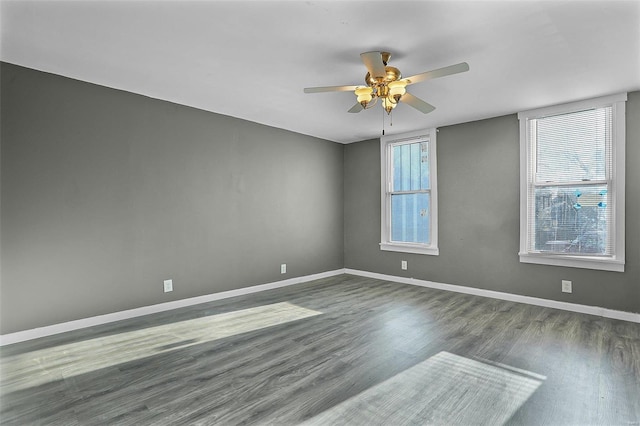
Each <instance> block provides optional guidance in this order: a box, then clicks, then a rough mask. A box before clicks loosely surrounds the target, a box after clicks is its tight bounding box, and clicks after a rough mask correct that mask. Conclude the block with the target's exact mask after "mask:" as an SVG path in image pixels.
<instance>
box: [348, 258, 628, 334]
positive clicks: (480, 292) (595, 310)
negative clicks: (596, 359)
mask: <svg viewBox="0 0 640 426" xmlns="http://www.w3.org/2000/svg"><path fill="white" fill-rule="evenodd" d="M344 272H345V274H351V275H359V276H362V277H367V278H375V279H379V280H386V281H394V282H399V283H403V284H410V285H417V286H420V287H429V288H435V289H438V290H446V291H453V292H456V293H466V294H473V295H475V296H482V297H491V298H493V299H501V300H508V301H511V302H518V303H526V304H528V305H536V306H543V307H546V308H554V309H562V310H564V311H571V312H579V313H583V314H590V315H597V316H600V317H605V318H612V319H617V320H622V321H629V322H637V323H640V314H637V313H634V312H624V311H616V310H614V309H607V308H601V307H598V306H588V305H579V304H577V303H569V302H559V301H557V300H550V299H540V298H538V297H531V296H521V295H518V294H511V293H503V292H500V291H492V290H484V289H481V288H474V287H465V286H461V285H452V284H442V283H436V282H433V281H426V280H418V279H415V278H404V277H397V276H394V275H385V274H378V273H376V272H368V271H360V270H357V269H348V268H346V269H345V270H344Z"/></svg>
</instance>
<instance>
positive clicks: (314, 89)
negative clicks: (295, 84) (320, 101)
mask: <svg viewBox="0 0 640 426" xmlns="http://www.w3.org/2000/svg"><path fill="white" fill-rule="evenodd" d="M357 88H358V86H326V87H305V89H304V93H321V92H353V91H354V90H356V89H357Z"/></svg>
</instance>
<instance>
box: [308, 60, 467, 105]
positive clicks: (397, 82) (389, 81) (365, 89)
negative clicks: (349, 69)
mask: <svg viewBox="0 0 640 426" xmlns="http://www.w3.org/2000/svg"><path fill="white" fill-rule="evenodd" d="M360 58H362V62H364V65H365V66H366V67H367V71H368V72H367V74H366V75H365V76H364V81H365V83H366V86H326V87H307V88H305V89H304V93H320V92H354V94H355V95H356V97H357V99H358V102H357V103H356V104H355V105H354V106H353V107H351V109H350V110H349V112H354V113H357V112H360V111H362V110H364V109H370V108H373V106H374V105H375V104H376V103H377V102H378V100H380V102H381V103H382V107H383V108H384V109H385V110H386V111H387V114H390V113H391V110H393V109H394V108H395V107H396V106H397V105H398V103H399V102H404V103H406V104H407V105H410V106H412V107H414V108H415V109H417V110H418V111H420V112H422V113H424V114H428V113H430V112H431V111H433V110H434V109H436V107H434V106H433V105H431V104H429V103H427V102H425V101H423V100H422V99H420V98H418V97H416V96H413V95H412V94H411V93H408V92H407V89H406V86H408V85H410V84H414V83H420V82H421V81H427V80H431V79H434V78H438V77H445V76H447V75H451V74H457V73H460V72H465V71H469V64H467V63H466V62H461V63H459V64H455V65H449V66H448V67H444V68H438V69H436V70H432V71H427V72H423V73H421V74H416V75H412V76H411V77H407V78H402V74H400V70H399V69H398V68H395V67H392V66H389V65H387V63H388V62H389V58H391V53H389V52H375V51H374V52H365V53H361V54H360Z"/></svg>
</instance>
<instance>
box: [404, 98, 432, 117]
mask: <svg viewBox="0 0 640 426" xmlns="http://www.w3.org/2000/svg"><path fill="white" fill-rule="evenodd" d="M400 100H401V101H402V102H404V103H406V104H408V105H410V106H412V107H414V108H415V109H417V110H418V111H420V112H421V113H423V114H429V113H430V112H431V111H433V110H434V109H436V107H434V106H433V105H431V104H430V103H427V102H425V101H423V100H422V99H420V98H417V97H415V96H413V95H412V94H411V93H405V94H404V95H402V97H401V98H400Z"/></svg>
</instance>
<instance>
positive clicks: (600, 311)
mask: <svg viewBox="0 0 640 426" xmlns="http://www.w3.org/2000/svg"><path fill="white" fill-rule="evenodd" d="M341 274H351V275H358V276H362V277H368V278H375V279H379V280H385V281H394V282H399V283H403V284H410V285H416V286H420V287H428V288H435V289H439V290H446V291H453V292H456V293H466V294H473V295H475V296H482V297H491V298H493V299H500V300H508V301H511V302H518V303H526V304H529V305H536V306H543V307H547V308H554V309H562V310H565V311H571V312H579V313H583V314H590V315H597V316H601V317H605V318H612V319H618V320H622V321H629V322H635V323H640V314H638V313H634V312H624V311H616V310H614V309H607V308H601V307H597V306H588V305H579V304H576V303H568V302H559V301H557V300H550V299H540V298H537V297H531V296H521V295H517V294H511V293H503V292H499V291H492V290H484V289H479V288H474V287H465V286H461V285H453V284H442V283H436V282H433V281H426V280H419V279H415V278H404V277H398V276H394V275H385V274H379V273H376V272H368V271H360V270H357V269H348V268H346V269H336V270H334V271H327V272H321V273H319V274H312V275H305V276H302V277H296V278H290V279H287V280H282V281H275V282H271V283H267V284H260V285H255V286H252V287H245V288H240V289H237V290H229V291H223V292H220V293H212V294H207V295H204V296H198V297H191V298H188V299H181V300H176V301H173V302H166V303H159V304H157V305H150V306H143V307H140V308H135V309H129V310H126V311H120V312H114V313H111V314H105V315H98V316H94V317H89V318H83V319H79V320H75V321H68V322H63V323H60V324H54V325H49V326H46V327H39V328H34V329H31V330H25V331H18V332H15V333H9V334H4V335H0V346H5V345H10V344H12V343H19V342H24V341H27V340H32V339H37V338H39V337H45V336H51V335H54V334H59V333H65V332H67V331H73V330H78V329H81V328H87V327H92V326H96V325H102V324H108V323H111V322H115V321H121V320H125V319H129V318H135V317H140V316H143V315H149V314H153V313H157V312H164V311H170V310H172V309H178V308H183V307H187V306H193V305H198V304H200V303H206V302H212V301H214V300H221V299H227V298H229V297H235V296H242V295H245V294H251V293H257V292H260V291H266V290H271V289H274V288H280V287H286V286H290V285H295V284H301V283H305V282H309V281H313V280H319V279H321V278H327V277H333V276H336V275H341Z"/></svg>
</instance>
